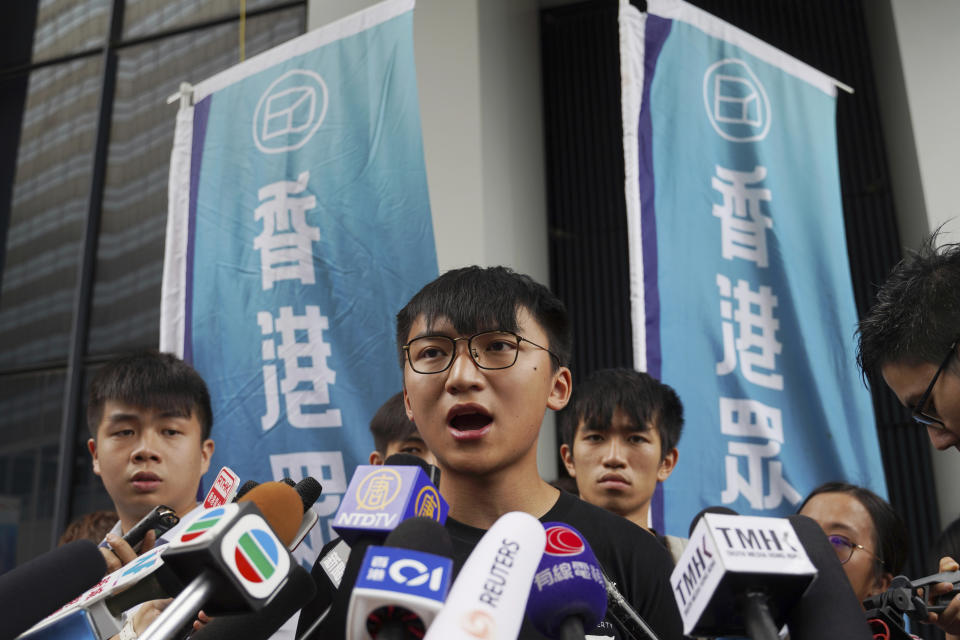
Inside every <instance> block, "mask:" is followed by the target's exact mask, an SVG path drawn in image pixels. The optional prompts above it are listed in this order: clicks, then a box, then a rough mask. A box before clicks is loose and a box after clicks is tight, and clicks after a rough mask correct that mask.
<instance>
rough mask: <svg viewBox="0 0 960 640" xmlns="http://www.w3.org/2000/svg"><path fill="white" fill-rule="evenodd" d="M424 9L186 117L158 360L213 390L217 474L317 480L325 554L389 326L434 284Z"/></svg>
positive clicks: (380, 381)
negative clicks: (421, 59)
mask: <svg viewBox="0 0 960 640" xmlns="http://www.w3.org/2000/svg"><path fill="white" fill-rule="evenodd" d="M412 7H413V3H412V1H390V2H385V3H381V4H379V5H376V6H374V7H372V8H370V9H368V10H366V11H363V12H361V13H359V14H355V15H353V16H350V17H348V18H345V19H344V20H341V21H339V22H336V23H334V24H332V25H330V26H328V27H324V28H322V29H319V30H316V31H312V32H310V33H308V34H306V35H304V36H302V37H301V38H297V39H296V40H293V41H290V42H288V43H286V44H284V45H282V46H281V47H278V48H276V49H274V50H272V51H269V52H267V53H265V54H262V55H260V56H257V57H256V58H252V59H250V60H249V61H247V62H245V63H243V64H241V65H239V66H237V67H234V68H233V69H230V70H228V71H227V72H225V73H223V74H220V75H218V76H215V77H213V78H211V79H210V80H207V81H205V82H204V83H201V84H199V85H196V86H195V87H193V91H192V95H193V101H194V104H193V105H192V106H190V105H186V106H184V107H183V108H181V112H180V114H179V115H178V124H177V132H176V136H175V143H174V151H173V161H172V165H171V189H170V222H169V223H168V230H167V258H166V263H165V274H164V287H163V288H164V293H163V305H162V306H163V308H162V310H161V314H162V316H163V326H162V329H161V335H162V338H161V348H162V349H164V350H171V351H176V352H180V353H182V354H183V356H184V358H185V359H186V360H188V361H189V362H192V363H193V365H194V366H195V367H196V369H197V370H198V371H199V372H200V374H201V375H203V377H204V379H205V380H206V381H207V384H208V385H209V387H210V392H211V396H212V398H213V410H214V428H213V438H214V440H215V442H216V451H215V454H214V457H213V463H212V464H211V467H210V472H209V474H208V476H207V478H206V479H205V480H206V482H207V483H209V482H210V481H211V480H212V478H213V477H214V474H216V473H217V471H218V470H219V468H220V466H222V465H227V466H229V467H231V468H232V469H233V470H234V471H236V472H237V474H238V475H239V476H240V478H241V480H248V479H252V480H257V481H260V482H262V481H265V480H270V479H281V478H283V477H290V478H293V479H294V480H299V479H301V478H303V477H304V476H307V475H310V476H313V477H315V478H316V479H317V480H319V481H320V483H321V484H322V485H323V496H322V497H321V498H320V501H319V502H318V503H317V505H316V506H315V507H314V508H315V509H316V511H317V512H318V514H319V516H320V518H321V521H320V524H319V525H318V526H317V527H316V528H315V529H314V530H313V532H312V533H311V536H310V537H309V538H308V540H307V541H306V542H305V543H304V545H302V546H301V548H300V549H298V554H297V557H298V559H299V560H301V561H302V562H310V561H312V559H313V557H315V555H316V554H317V553H318V552H319V550H320V546H321V545H322V544H323V543H324V542H326V541H328V540H329V539H330V538H331V537H332V536H331V530H330V529H329V522H330V520H332V517H333V515H334V513H335V512H336V510H337V507H338V506H339V504H340V499H341V497H342V495H343V493H344V491H345V490H346V487H347V482H348V479H349V478H350V476H351V474H352V471H353V469H354V467H355V466H356V465H358V464H362V463H365V462H366V460H367V456H368V455H369V453H370V451H371V450H372V448H373V442H372V439H371V438H370V435H369V431H368V424H369V421H370V418H371V417H372V416H373V414H374V412H375V411H376V410H377V409H378V408H379V406H380V405H381V404H382V403H383V402H384V401H385V400H386V399H387V398H388V397H389V396H390V395H392V394H394V393H396V392H397V391H399V390H400V388H401V377H400V369H399V367H398V364H397V355H396V348H395V338H394V333H395V328H394V327H395V324H394V318H395V315H396V313H397V311H399V309H400V308H401V307H402V306H403V305H404V304H405V303H406V301H407V300H409V298H410V297H411V296H412V295H413V294H414V293H415V292H416V291H417V290H419V289H420V287H422V286H423V284H425V283H426V282H428V281H430V280H431V279H433V278H435V277H436V275H437V261H436V252H435V247H434V241H433V230H432V222H431V217H430V206H429V201H428V196H427V182H426V172H425V168H424V159H423V148H422V139H421V133H420V116H419V113H420V111H419V104H418V99H417V83H416V76H415V69H414V57H413V33H412V31H413V14H412Z"/></svg>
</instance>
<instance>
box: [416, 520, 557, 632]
mask: <svg viewBox="0 0 960 640" xmlns="http://www.w3.org/2000/svg"><path fill="white" fill-rule="evenodd" d="M545 546H546V533H545V532H544V530H543V525H542V524H540V521H539V520H537V519H536V518H534V517H533V516H531V515H529V514H527V513H523V512H520V511H514V512H511V513H507V514H505V515H503V516H501V517H500V519H499V520H497V521H496V522H494V523H493V526H492V527H490V530H489V531H487V532H486V533H485V534H484V535H483V537H482V538H480V542H478V543H477V546H476V547H475V548H474V550H473V552H472V553H471V554H470V556H469V557H468V558H467V561H466V562H465V563H464V565H463V568H462V569H461V570H460V574H459V575H458V576H457V579H456V581H454V583H453V587H452V588H451V589H450V594H449V595H448V596H447V602H446V604H444V605H443V608H442V609H441V610H440V613H439V614H437V617H436V618H435V619H434V621H433V624H431V625H430V628H429V629H427V634H426V636H424V638H425V639H426V640H451V639H452V640H460V639H462V640H475V639H476V638H516V637H517V634H518V633H519V632H520V626H521V625H522V624H523V613H524V610H525V608H526V604H527V598H528V597H529V596H530V585H531V583H532V582H533V576H534V574H535V573H536V571H537V567H538V566H539V565H540V559H541V558H542V557H543V550H544V547H545Z"/></svg>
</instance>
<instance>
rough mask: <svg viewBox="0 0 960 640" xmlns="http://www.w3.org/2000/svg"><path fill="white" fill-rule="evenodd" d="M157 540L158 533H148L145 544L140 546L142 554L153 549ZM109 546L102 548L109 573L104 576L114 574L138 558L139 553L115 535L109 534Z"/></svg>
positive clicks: (101, 551)
mask: <svg viewBox="0 0 960 640" xmlns="http://www.w3.org/2000/svg"><path fill="white" fill-rule="evenodd" d="M156 538H157V536H156V533H154V532H153V531H147V535H145V536H144V537H143V544H142V545H140V553H143V552H145V551H149V550H150V549H152V548H153V545H154V543H155V542H156ZM107 544H109V545H110V546H109V547H100V553H101V554H103V559H104V560H106V561H107V573H105V574H104V575H107V574H109V573H113V572H114V571H116V570H117V569H119V568H120V567H122V566H124V565H126V564H127V563H129V562H131V561H132V560H134V559H135V558H136V557H137V552H136V551H134V550H133V547H131V546H130V545H129V544H127V543H126V542H125V541H124V540H123V538H121V537H120V536H118V535H117V534H115V533H108V534H107Z"/></svg>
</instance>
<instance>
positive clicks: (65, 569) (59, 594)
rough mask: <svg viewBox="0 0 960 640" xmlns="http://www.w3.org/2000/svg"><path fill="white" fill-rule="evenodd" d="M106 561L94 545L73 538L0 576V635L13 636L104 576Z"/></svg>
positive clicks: (1, 636) (87, 541) (0, 636)
mask: <svg viewBox="0 0 960 640" xmlns="http://www.w3.org/2000/svg"><path fill="white" fill-rule="evenodd" d="M106 571H107V563H106V561H105V560H104V559H103V555H102V554H101V553H100V550H99V549H98V548H97V545H96V544H94V543H93V542H91V541H89V540H75V541H73V542H70V543H68V544H65V545H63V546H62V547H57V548H56V549H53V550H52V551H48V552H47V553H45V554H43V555H41V556H38V557H36V558H34V559H33V560H30V561H29V562H25V563H24V564H21V565H20V566H19V567H17V568H15V569H12V570H10V571H8V572H7V573H5V574H3V575H2V576H0V602H2V603H3V615H0V638H13V637H16V636H18V635H20V634H21V633H23V632H24V631H26V630H27V629H29V628H30V627H32V626H33V625H35V624H36V623H37V622H39V621H41V620H43V619H44V618H45V617H46V616H48V615H50V614H51V613H53V612H55V611H56V610H57V609H59V608H60V607H62V606H63V605H64V604H65V603H67V602H68V601H70V600H72V599H74V598H76V597H77V596H79V595H80V594H82V593H83V592H84V591H86V590H87V589H89V588H90V587H91V586H93V585H95V584H97V582H98V581H99V580H100V579H101V578H103V574H104V573H106Z"/></svg>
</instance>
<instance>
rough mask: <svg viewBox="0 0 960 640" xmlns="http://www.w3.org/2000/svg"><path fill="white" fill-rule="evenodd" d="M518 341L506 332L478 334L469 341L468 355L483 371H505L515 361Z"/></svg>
mask: <svg viewBox="0 0 960 640" xmlns="http://www.w3.org/2000/svg"><path fill="white" fill-rule="evenodd" d="M518 348H519V341H518V340H517V336H515V335H513V334H512V333H507V332H506V331H487V332H485V333H478V334H477V335H475V336H473V338H471V339H470V355H472V356H473V359H474V360H476V362H477V364H478V365H480V366H481V367H483V368H484V369H506V368H507V367H510V366H513V363H514V362H516V361H517V351H518Z"/></svg>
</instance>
